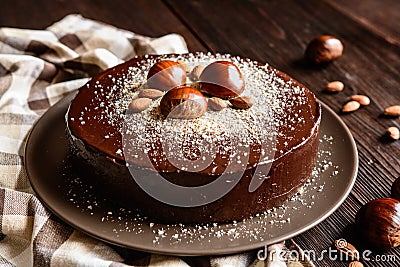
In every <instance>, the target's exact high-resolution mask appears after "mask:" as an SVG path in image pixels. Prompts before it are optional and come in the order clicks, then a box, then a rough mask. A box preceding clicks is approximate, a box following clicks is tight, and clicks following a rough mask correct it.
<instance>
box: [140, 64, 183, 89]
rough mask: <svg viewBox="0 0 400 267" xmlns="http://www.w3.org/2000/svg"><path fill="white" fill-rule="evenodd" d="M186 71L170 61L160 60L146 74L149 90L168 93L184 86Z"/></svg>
mask: <svg viewBox="0 0 400 267" xmlns="http://www.w3.org/2000/svg"><path fill="white" fill-rule="evenodd" d="M185 82H186V71H185V69H184V68H183V67H182V65H181V64H179V63H178V62H175V61H172V60H161V61H159V62H157V63H155V64H154V65H153V66H152V67H151V68H150V70H149V73H148V74H147V85H148V87H149V88H154V89H159V90H162V91H168V90H170V89H172V88H174V87H177V86H180V85H183V84H185Z"/></svg>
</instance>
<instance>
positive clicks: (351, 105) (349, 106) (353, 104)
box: [342, 100, 360, 113]
mask: <svg viewBox="0 0 400 267" xmlns="http://www.w3.org/2000/svg"><path fill="white" fill-rule="evenodd" d="M359 108H360V103H358V102H357V101H354V100H352V101H349V102H347V103H346V104H345V105H344V106H343V108H342V112H345V113H348V112H353V111H356V110H357V109H359Z"/></svg>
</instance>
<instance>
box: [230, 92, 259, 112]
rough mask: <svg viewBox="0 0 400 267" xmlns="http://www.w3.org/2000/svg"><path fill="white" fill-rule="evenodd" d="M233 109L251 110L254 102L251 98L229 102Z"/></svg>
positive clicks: (235, 99) (240, 97)
mask: <svg viewBox="0 0 400 267" xmlns="http://www.w3.org/2000/svg"><path fill="white" fill-rule="evenodd" d="M229 102H230V103H231V104H232V107H233V108H236V109H249V108H251V107H252V106H253V105H254V100H253V98H252V97H251V96H247V95H245V96H239V97H236V98H232V99H230V100H229Z"/></svg>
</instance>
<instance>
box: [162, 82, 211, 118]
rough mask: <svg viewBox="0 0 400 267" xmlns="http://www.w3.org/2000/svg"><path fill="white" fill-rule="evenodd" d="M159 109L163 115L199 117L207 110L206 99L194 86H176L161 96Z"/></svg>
mask: <svg viewBox="0 0 400 267" xmlns="http://www.w3.org/2000/svg"><path fill="white" fill-rule="evenodd" d="M160 110H161V113H162V114H163V115H164V116H168V117H170V118H175V119H194V118H199V117H201V116H202V115H203V114H204V113H205V112H206V111H207V99H206V98H205V97H204V96H203V94H202V93H201V92H200V91H199V90H197V89H196V88H193V87H189V86H183V87H176V88H173V89H171V90H169V91H168V92H167V93H166V94H165V95H164V96H163V98H161V102H160Z"/></svg>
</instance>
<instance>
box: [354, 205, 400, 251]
mask: <svg viewBox="0 0 400 267" xmlns="http://www.w3.org/2000/svg"><path fill="white" fill-rule="evenodd" d="M356 224H357V226H358V229H359V231H360V238H361V239H362V240H363V241H364V242H365V243H366V245H367V246H370V247H373V248H376V249H388V248H393V247H397V246H398V245H400V202H399V201H398V200H396V199H393V198H379V199H375V200H372V201H370V202H368V203H367V204H365V205H364V206H363V207H362V208H361V209H360V210H359V211H358V212H357V215H356Z"/></svg>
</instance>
